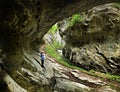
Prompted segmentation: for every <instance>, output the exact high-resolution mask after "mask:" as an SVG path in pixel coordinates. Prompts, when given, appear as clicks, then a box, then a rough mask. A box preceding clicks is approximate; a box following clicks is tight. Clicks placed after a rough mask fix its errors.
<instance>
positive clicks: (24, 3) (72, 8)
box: [0, 0, 120, 90]
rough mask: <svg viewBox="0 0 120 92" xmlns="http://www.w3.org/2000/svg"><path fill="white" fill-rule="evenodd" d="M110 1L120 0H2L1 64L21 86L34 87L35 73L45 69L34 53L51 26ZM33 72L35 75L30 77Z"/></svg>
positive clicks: (0, 12)
mask: <svg viewBox="0 0 120 92" xmlns="http://www.w3.org/2000/svg"><path fill="white" fill-rule="evenodd" d="M110 2H120V1H119V0H106V1H105V0H98V1H97V2H96V0H88V1H86V0H61V1H58V0H0V49H1V52H0V53H2V55H0V60H1V61H0V62H2V64H0V65H1V66H2V67H4V69H5V70H6V71H7V72H8V74H9V75H10V76H12V78H13V79H14V80H15V81H16V82H17V83H19V84H20V86H22V87H24V88H25V89H27V90H30V89H32V88H31V86H32V85H33V84H34V85H35V84H36V82H35V80H34V81H32V79H36V74H35V73H34V72H38V71H39V69H41V67H40V66H39V65H38V63H37V60H36V59H35V58H34V55H36V51H37V50H38V48H39V43H40V42H41V39H42V37H43V36H44V35H45V34H46V32H47V31H48V29H49V28H50V27H51V26H52V25H53V24H54V23H55V22H57V21H59V20H62V19H64V18H65V17H68V16H70V15H72V14H74V13H76V12H80V11H86V10H88V9H89V8H92V7H94V6H97V5H99V4H105V3H110ZM25 70H26V71H31V72H32V73H33V75H30V74H28V73H26V72H25ZM29 75H30V76H32V77H30V78H27V79H26V77H27V76H29ZM39 76H40V75H39ZM37 84H39V82H38V83H37ZM45 87H46V86H45ZM41 90H43V89H41Z"/></svg>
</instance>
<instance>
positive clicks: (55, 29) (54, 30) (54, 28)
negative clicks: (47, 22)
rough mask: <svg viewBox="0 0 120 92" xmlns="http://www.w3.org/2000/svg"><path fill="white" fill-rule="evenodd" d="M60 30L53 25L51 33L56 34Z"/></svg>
mask: <svg viewBox="0 0 120 92" xmlns="http://www.w3.org/2000/svg"><path fill="white" fill-rule="evenodd" d="M57 30H58V26H57V24H55V25H53V26H52V28H51V29H50V30H49V33H51V34H55V32H56V31H57Z"/></svg>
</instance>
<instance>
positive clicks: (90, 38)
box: [63, 5, 120, 74]
mask: <svg viewBox="0 0 120 92" xmlns="http://www.w3.org/2000/svg"><path fill="white" fill-rule="evenodd" d="M64 33H65V34H64V35H65V36H66V39H65V41H66V46H65V48H64V50H63V51H64V55H65V56H66V57H67V58H69V60H71V62H73V63H74V64H75V65H78V66H80V67H83V68H85V69H87V70H90V69H95V70H98V71H102V72H109V73H112V74H119V72H120V69H119V67H120V10H119V9H117V8H114V7H113V6H112V5H102V6H98V7H95V8H93V9H91V10H89V11H88V12H87V17H86V18H85V20H84V21H82V22H80V23H76V24H75V26H73V27H72V28H68V30H66V32H64Z"/></svg>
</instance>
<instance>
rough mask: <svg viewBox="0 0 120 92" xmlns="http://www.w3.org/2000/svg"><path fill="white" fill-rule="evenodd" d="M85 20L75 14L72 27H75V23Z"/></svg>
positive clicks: (71, 21)
mask: <svg viewBox="0 0 120 92" xmlns="http://www.w3.org/2000/svg"><path fill="white" fill-rule="evenodd" d="M82 20H83V18H82V17H81V15H80V14H74V15H73V16H72V19H71V20H70V27H72V26H74V24H75V23H77V22H80V21H82Z"/></svg>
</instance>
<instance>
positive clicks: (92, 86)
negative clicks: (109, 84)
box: [63, 72, 101, 88]
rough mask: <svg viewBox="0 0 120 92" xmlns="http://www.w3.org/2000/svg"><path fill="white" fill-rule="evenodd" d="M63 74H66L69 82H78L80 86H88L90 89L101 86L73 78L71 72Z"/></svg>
mask: <svg viewBox="0 0 120 92" xmlns="http://www.w3.org/2000/svg"><path fill="white" fill-rule="evenodd" d="M63 73H64V74H66V75H67V76H69V80H71V81H74V82H78V83H80V84H83V85H86V86H89V87H91V88H97V87H100V86H101V85H97V84H94V83H90V82H88V81H87V80H80V79H78V78H77V77H75V76H74V75H73V74H72V73H71V72H63Z"/></svg>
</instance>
